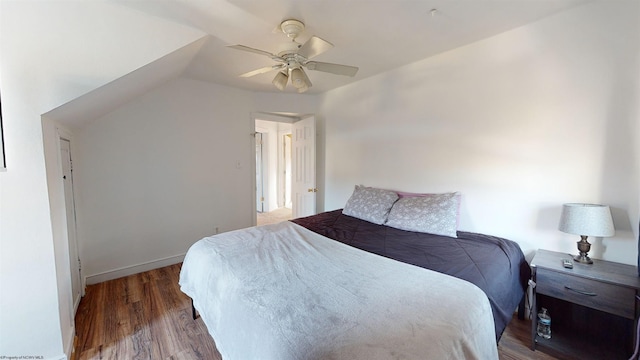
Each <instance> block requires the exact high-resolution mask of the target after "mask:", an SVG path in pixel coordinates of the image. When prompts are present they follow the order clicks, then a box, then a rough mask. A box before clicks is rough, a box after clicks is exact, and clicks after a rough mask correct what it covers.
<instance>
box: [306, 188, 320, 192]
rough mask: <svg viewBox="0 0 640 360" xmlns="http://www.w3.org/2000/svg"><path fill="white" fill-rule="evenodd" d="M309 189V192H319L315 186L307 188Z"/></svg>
mask: <svg viewBox="0 0 640 360" xmlns="http://www.w3.org/2000/svg"><path fill="white" fill-rule="evenodd" d="M307 191H308V192H318V189H315V188H313V189H311V188H309V189H307Z"/></svg>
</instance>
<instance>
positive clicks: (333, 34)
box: [45, 0, 634, 127]
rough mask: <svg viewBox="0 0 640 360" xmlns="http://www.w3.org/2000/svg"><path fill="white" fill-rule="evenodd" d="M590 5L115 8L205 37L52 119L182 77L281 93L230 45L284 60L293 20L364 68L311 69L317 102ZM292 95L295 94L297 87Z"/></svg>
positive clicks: (73, 120) (264, 0)
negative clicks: (286, 26)
mask: <svg viewBox="0 0 640 360" xmlns="http://www.w3.org/2000/svg"><path fill="white" fill-rule="evenodd" d="M592 1H606V0H554V1H549V0H437V1H434V0H394V1H391V0H352V1H344V0H261V1H258V0H172V1H167V0H145V1H136V0H107V1H106V3H110V4H112V5H115V6H120V7H122V8H123V9H128V11H131V12H133V13H137V14H136V15H137V16H140V15H142V16H147V17H151V18H156V19H162V20H164V21H166V22H168V23H174V24H176V25H183V26H184V25H186V26H187V27H190V28H193V29H194V30H199V31H200V32H202V34H203V37H202V38H201V39H199V40H197V41H195V42H193V43H191V44H188V45H185V46H184V47H182V48H179V49H176V50H175V51H173V52H171V53H168V54H166V56H164V57H159V58H158V59H157V60H155V61H154V62H152V63H149V64H147V65H145V66H143V67H142V68H140V69H138V70H135V71H133V72H131V73H128V74H122V75H121V77H119V78H117V79H116V80H113V81H111V82H108V83H107V84H106V85H101V86H100V87H98V88H95V89H94V90H92V91H90V92H88V93H86V94H85V95H83V96H80V97H79V98H76V99H74V100H72V101H70V102H68V103H66V104H64V105H62V106H60V107H58V108H56V109H54V110H52V111H50V112H48V113H47V114H45V117H47V118H51V119H54V120H58V121H60V122H62V123H64V124H67V125H69V126H73V127H77V126H82V125H83V124H84V123H86V122H87V121H90V120H88V119H95V118H97V117H99V116H102V115H104V114H106V113H107V112H109V111H112V110H114V109H115V108H117V107H118V106H120V105H122V104H123V103H124V102H126V101H129V100H130V99H132V98H134V97H136V96H139V95H142V94H144V93H145V92H146V91H149V90H150V89H152V88H154V87H156V86H158V85H160V84H162V83H164V82H166V81H168V80H170V79H172V78H175V77H177V76H185V77H188V78H192V79H196V80H201V81H208V82H212V83H216V84H221V85H226V86H232V87H236V88H240V89H245V90H249V91H260V92H278V90H277V89H276V88H275V87H274V86H273V85H272V84H271V81H272V79H273V77H274V76H275V72H269V73H266V74H261V75H257V76H254V77H251V78H240V77H239V76H238V75H239V74H242V73H245V72H248V71H251V70H254V69H257V68H261V67H265V66H269V65H272V64H273V62H272V60H270V59H269V58H267V57H265V56H261V55H258V54H252V53H247V52H242V51H238V50H234V49H230V48H228V47H227V45H232V44H243V45H246V46H250V47H254V48H258V49H262V50H266V51H269V52H271V53H278V52H279V51H281V50H282V49H283V48H284V47H285V46H286V45H287V44H288V43H289V41H290V40H289V39H288V38H287V37H286V36H285V35H284V34H283V33H282V32H281V31H279V30H278V29H277V27H278V25H279V24H280V23H281V22H282V21H283V20H285V19H290V18H295V19H298V20H301V21H303V22H304V23H305V25H306V30H305V32H304V33H303V34H301V35H300V37H299V38H298V39H297V41H298V42H300V43H304V42H305V41H306V40H307V39H308V38H309V37H310V36H312V35H316V36H319V37H321V38H323V39H326V40H328V41H330V42H331V43H333V44H334V46H335V47H334V48H333V49H331V50H329V51H327V52H325V53H323V54H321V55H319V56H318V57H316V58H314V60H318V61H325V62H331V63H340V64H347V65H353V66H357V67H359V71H358V74H357V75H356V76H355V77H346V76H340V75H334V74H327V73H322V72H318V71H308V75H309V77H310V79H311V81H312V83H313V87H311V88H310V89H309V91H308V92H307V93H308V94H318V93H322V92H326V91H328V90H331V89H335V88H338V87H341V86H344V85H347V84H349V83H351V82H354V81H358V80H361V79H363V78H366V77H369V76H373V75H376V74H379V73H382V72H385V71H388V70H391V69H394V68H397V67H399V66H402V65H406V64H409V63H413V62H416V61H419V60H422V59H425V58H427V57H430V56H433V55H435V54H438V53H441V52H445V51H448V50H451V49H454V48H457V47H460V46H463V45H466V44H469V43H472V42H475V41H478V40H481V39H484V38H487V37H490V36H493V35H496V34H499V33H502V32H504V31H507V30H510V29H514V28H516V27H520V26H523V25H526V24H528V23H531V22H534V21H537V20H539V19H542V18H544V17H547V16H550V15H553V14H555V13H558V12H560V11H564V10H567V9H570V8H572V7H575V6H580V5H582V4H585V3H588V2H592ZM622 1H634V0H622ZM76 5H77V6H85V5H84V4H80V3H77V4H76ZM79 31H80V32H81V29H80V30H79ZM165 31H171V27H167V28H166V30H165ZM207 34H208V36H207ZM167 36H170V34H165V33H162V32H159V33H157V34H156V35H155V37H154V41H156V42H162V39H163V37H167ZM98 45H99V42H98ZM78 50H79V51H80V49H78ZM113 56H116V57H122V56H127V54H124V53H123V54H118V53H115V54H114V55H113ZM285 92H287V93H295V92H296V91H295V89H294V88H293V87H292V86H290V85H289V86H287V88H286V89H285Z"/></svg>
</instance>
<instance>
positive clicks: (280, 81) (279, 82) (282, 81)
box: [272, 71, 289, 91]
mask: <svg viewBox="0 0 640 360" xmlns="http://www.w3.org/2000/svg"><path fill="white" fill-rule="evenodd" d="M288 79H289V77H288V76H287V74H285V73H283V72H282V71H279V72H278V73H277V74H276V77H274V78H273V81H272V83H273V85H275V87H276V88H278V90H280V91H282V90H284V88H285V87H286V86H287V80H288Z"/></svg>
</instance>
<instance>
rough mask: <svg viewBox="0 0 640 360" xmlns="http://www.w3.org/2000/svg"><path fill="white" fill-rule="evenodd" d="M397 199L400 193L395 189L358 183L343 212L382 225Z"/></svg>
mask: <svg viewBox="0 0 640 360" xmlns="http://www.w3.org/2000/svg"><path fill="white" fill-rule="evenodd" d="M396 200H398V194H397V193H396V192H395V191H390V190H383V189H376V188H372V187H366V186H361V185H356V188H355V190H354V191H353V194H352V195H351V197H350V198H349V200H347V204H346V205H345V206H344V209H343V210H342V213H343V214H345V215H349V216H353V217H355V218H358V219H362V220H365V221H369V222H372V223H374V224H378V225H382V224H384V222H385V221H386V220H387V215H388V214H389V210H390V209H391V206H393V203H394V202H396Z"/></svg>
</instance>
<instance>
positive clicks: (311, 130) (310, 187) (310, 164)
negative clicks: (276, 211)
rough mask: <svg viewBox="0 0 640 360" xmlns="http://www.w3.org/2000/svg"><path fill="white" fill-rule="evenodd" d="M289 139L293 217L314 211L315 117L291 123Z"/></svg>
mask: <svg viewBox="0 0 640 360" xmlns="http://www.w3.org/2000/svg"><path fill="white" fill-rule="evenodd" d="M292 134H293V138H292V139H291V149H292V152H291V160H292V163H293V169H292V173H293V174H292V175H293V176H292V182H293V183H292V200H293V204H292V205H293V206H292V210H293V217H294V218H297V217H301V216H309V215H314V214H315V213H316V195H317V193H318V189H317V188H316V119H315V117H313V116H310V117H308V118H305V119H302V120H300V121H298V122H295V123H293V126H292Z"/></svg>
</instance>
